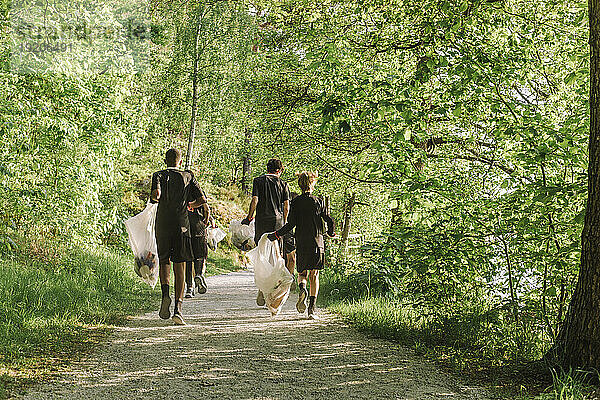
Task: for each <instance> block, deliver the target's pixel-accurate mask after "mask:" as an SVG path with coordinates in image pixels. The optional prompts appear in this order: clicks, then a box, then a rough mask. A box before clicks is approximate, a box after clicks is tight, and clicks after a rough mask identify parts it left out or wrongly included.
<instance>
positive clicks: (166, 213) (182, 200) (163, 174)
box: [151, 149, 206, 325]
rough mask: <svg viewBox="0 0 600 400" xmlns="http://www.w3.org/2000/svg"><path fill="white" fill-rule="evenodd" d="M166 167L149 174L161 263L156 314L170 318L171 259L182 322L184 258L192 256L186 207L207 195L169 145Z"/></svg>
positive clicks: (178, 319) (177, 320) (180, 322)
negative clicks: (181, 166) (159, 301)
mask: <svg viewBox="0 0 600 400" xmlns="http://www.w3.org/2000/svg"><path fill="white" fill-rule="evenodd" d="M165 163H166V164H167V169H164V170H162V171H158V172H155V173H154V174H153V175H152V189H151V190H152V193H151V199H152V201H153V202H158V209H157V211H156V225H155V235H156V244H157V247H158V258H159V263H160V274H159V276H160V288H161V292H162V301H161V306H160V311H159V316H160V317H161V318H162V319H169V317H170V316H171V311H170V307H171V297H170V295H169V281H170V276H171V262H172V263H173V271H174V273H175V310H174V312H173V321H174V322H175V323H176V324H177V325H185V321H184V320H183V314H182V313H181V303H182V301H183V292H184V289H185V287H184V280H185V262H186V261H191V260H192V259H193V255H192V244H191V235H190V221H189V219H188V207H190V208H197V207H200V206H201V205H203V204H204V203H206V198H205V197H204V194H203V192H202V189H200V186H199V185H198V182H197V181H196V178H194V175H193V174H192V173H191V172H190V171H181V170H179V169H177V166H178V165H179V164H180V163H181V153H180V152H179V150H177V149H170V150H168V151H167V153H166V155H165Z"/></svg>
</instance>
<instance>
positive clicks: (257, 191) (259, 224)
mask: <svg viewBox="0 0 600 400" xmlns="http://www.w3.org/2000/svg"><path fill="white" fill-rule="evenodd" d="M282 172H283V164H282V163H281V161H280V160H278V159H276V158H272V159H270V160H269V161H268V162H267V173H266V174H265V175H262V176H259V177H258V178H254V181H253V182H252V201H251V202H250V209H249V210H248V216H247V217H246V218H244V219H243V220H242V224H245V225H249V224H250V221H252V219H253V218H254V212H256V221H255V223H254V232H255V233H254V242H255V243H258V241H259V240H260V238H261V236H262V235H263V234H265V233H267V232H273V231H275V230H277V229H279V228H281V227H282V226H283V225H284V224H285V222H286V221H287V216H288V211H289V207H290V201H289V199H290V191H289V188H288V184H287V183H285V182H284V181H283V180H281V178H280V176H281V173H282ZM256 304H258V305H259V306H264V305H265V299H264V295H263V293H262V292H261V291H259V292H258V296H257V297H256Z"/></svg>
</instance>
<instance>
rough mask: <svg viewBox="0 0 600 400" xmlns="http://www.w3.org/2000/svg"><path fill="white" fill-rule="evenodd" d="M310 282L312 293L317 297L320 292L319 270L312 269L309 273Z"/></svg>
mask: <svg viewBox="0 0 600 400" xmlns="http://www.w3.org/2000/svg"><path fill="white" fill-rule="evenodd" d="M308 282H309V284H310V295H311V296H314V297H317V295H318V294H319V270H318V269H311V270H310V273H309V274H308Z"/></svg>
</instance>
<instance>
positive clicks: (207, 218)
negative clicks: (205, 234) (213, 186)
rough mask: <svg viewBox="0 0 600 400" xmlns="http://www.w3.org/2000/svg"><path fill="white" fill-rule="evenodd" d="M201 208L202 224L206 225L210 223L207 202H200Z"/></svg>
mask: <svg viewBox="0 0 600 400" xmlns="http://www.w3.org/2000/svg"><path fill="white" fill-rule="evenodd" d="M202 208H203V209H204V212H203V214H204V225H205V226H208V225H209V223H210V207H209V206H208V203H204V204H202Z"/></svg>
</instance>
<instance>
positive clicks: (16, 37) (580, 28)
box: [0, 0, 589, 391]
mask: <svg viewBox="0 0 600 400" xmlns="http://www.w3.org/2000/svg"><path fill="white" fill-rule="evenodd" d="M0 17H1V18H2V20H1V24H2V26H1V29H2V31H1V32H2V35H1V36H0V81H1V83H2V84H1V86H0V138H1V142H0V152H1V156H0V160H1V162H0V264H1V268H0V312H1V313H2V314H3V315H6V316H7V318H6V319H5V320H2V321H0V337H2V338H6V339H2V340H0V342H1V343H0V347H1V353H2V363H3V365H4V368H5V369H6V373H5V374H4V375H3V376H4V377H3V378H2V379H3V380H5V381H7V382H8V381H11V380H12V379H13V378H14V376H15V375H18V372H15V371H18V370H19V369H20V368H22V367H23V365H26V366H27V365H30V364H28V363H30V362H32V361H31V360H36V361H35V362H39V359H40V353H45V352H46V351H47V350H48V349H49V348H52V349H53V351H60V350H61V349H63V347H64V346H67V347H66V348H70V347H69V346H72V345H73V343H80V342H81V341H84V340H89V338H90V334H89V331H90V330H89V329H88V328H89V326H97V325H98V324H103V323H112V322H114V321H118V320H119V318H122V317H123V316H124V315H127V313H131V312H135V311H140V310H142V309H147V307H149V306H151V305H150V301H151V299H152V294H151V293H149V291H148V290H147V289H145V288H143V287H142V286H141V285H139V284H138V283H135V282H134V279H133V277H132V276H131V271H130V270H131V268H130V266H129V264H128V263H130V262H131V259H130V256H129V254H128V253H127V242H126V233H125V230H124V226H123V220H124V219H126V218H128V217H129V216H131V215H133V214H135V213H137V212H138V211H140V210H141V209H143V207H144V205H145V202H146V201H147V198H148V192H149V177H150V174H151V173H152V171H154V170H157V169H159V168H161V167H162V159H163V154H164V151H165V149H167V148H169V147H178V148H181V149H182V150H184V149H186V147H187V139H188V137H189V135H190V133H191V131H192V130H193V131H194V134H195V140H194V142H193V143H194V146H193V149H192V152H191V153H189V154H190V157H191V168H192V170H194V172H195V174H196V176H197V177H198V178H199V179H200V180H201V182H202V184H203V185H204V186H205V187H207V188H209V192H214V193H220V194H221V195H222V196H225V197H227V198H228V200H229V201H233V202H237V203H243V202H244V201H245V200H244V194H243V193H244V192H246V191H247V190H248V186H249V184H250V182H251V179H252V178H253V177H254V176H257V175H259V174H261V173H263V170H264V165H265V164H266V160H267V159H269V158H271V157H272V156H277V157H279V158H281V159H282V160H283V162H284V165H285V168H286V169H285V171H284V174H283V179H284V180H286V181H288V182H289V183H290V185H291V186H292V188H293V190H295V191H299V189H298V188H297V185H295V176H294V173H295V172H297V171H301V170H316V171H318V172H319V175H320V179H319V183H318V186H317V192H318V193H317V194H318V195H321V196H329V197H330V199H331V211H332V214H333V216H334V219H335V220H336V221H337V222H338V225H339V226H340V228H339V232H340V233H341V234H340V235H339V237H340V238H339V239H338V240H336V241H331V242H329V244H328V249H329V267H328V269H327V273H326V274H325V276H324V280H325V285H324V288H323V294H324V295H325V297H326V302H327V304H328V305H329V306H330V307H331V308H332V309H333V310H337V311H339V312H341V313H342V314H343V315H345V316H347V317H348V318H350V319H351V320H352V321H353V322H354V323H355V324H357V325H358V326H361V327H363V328H365V329H368V330H370V331H372V332H375V333H377V334H380V335H383V336H385V337H389V338H393V339H397V340H401V341H403V342H405V343H410V344H411V345H414V346H415V348H417V350H419V351H421V352H423V353H425V354H427V355H430V356H432V357H434V358H436V359H437V360H439V361H442V362H444V363H446V364H447V365H451V366H453V367H455V368H458V369H467V366H470V367H471V368H470V369H471V370H480V371H483V373H484V374H486V375H490V376H492V378H493V379H494V377H496V376H497V375H499V376H501V378H498V379H501V380H502V379H504V381H507V380H512V379H513V378H514V377H511V378H510V379H507V378H506V374H507V372H506V370H510V371H515V369H516V371H517V373H516V374H519V375H521V374H522V371H523V369H518V368H517V367H516V366H519V365H523V364H524V363H530V362H534V361H537V360H540V359H541V358H542V356H543V355H544V354H545V353H546V352H547V351H548V349H549V348H550V346H551V345H552V343H553V342H554V340H555V338H556V336H557V334H558V330H559V325H560V322H561V321H562V320H563V318H564V316H565V313H566V312H567V307H568V304H569V300H570V298H571V294H572V293H573V289H574V285H575V283H576V279H577V273H578V269H579V261H580V251H581V245H580V243H581V229H582V226H583V221H584V215H585V214H584V208H585V199H586V193H587V192H586V189H587V183H586V182H587V176H586V168H587V162H588V156H587V151H586V147H587V141H588V134H589V114H588V109H589V97H588V93H589V48H588V40H587V39H588V33H589V27H588V15H587V2H583V1H562V0H543V1H531V0H503V1H497V0H488V1H481V0H452V1H443V0H424V1H411V0H387V1H333V0H331V1H329V0H328V1H309V0H302V1H293V2H291V1H289V2H288V1H276V2H275V1H256V2H242V1H239V2H235V1H213V2H198V1H187V2H185V1H183V2H178V1H173V2H169V1H166V2H165V1H160V2H158V1H157V2H150V3H148V2H145V1H141V0H139V1H138V0H114V1H107V2H83V1H70V2H63V1H55V2H48V1H13V2H9V1H6V0H3V1H2V3H1V7H0ZM190 121H194V123H193V124H192V127H193V129H191V127H190V123H191V122H190ZM220 222H221V223H222V224H226V223H227V222H228V221H225V220H223V221H220ZM223 257H224V258H226V257H227V256H226V255H224V256H223ZM131 288H134V289H131ZM123 296H125V297H123ZM106 298H111V299H113V300H112V301H110V302H108V303H107V302H106ZM126 298H127V299H129V300H133V301H124V300H125V299H126ZM124 304H129V305H127V306H124ZM131 304H134V305H131ZM124 307H125V308H124ZM33 310H35V311H33ZM115 310H116V311H115ZM52 335H54V336H52ZM49 337H54V340H49ZM67 337H68V338H70V339H65V338H67ZM9 338H10V339H9ZM15 338H18V339H17V340H15ZM71 342H72V343H71ZM49 343H50V344H51V345H49ZM65 343H66V344H65ZM69 343H70V344H69ZM53 346H54V347H53ZM474 365H475V366H476V367H475V368H473V366H474ZM525 365H527V367H526V368H525V369H527V370H532V369H535V368H531V364H525ZM499 371H500V372H499ZM502 371H504V372H502ZM535 371H537V369H535ZM567 372H568V371H567ZM559 375H560V373H557V375H556V376H555V378H556V379H559V380H560V379H562V378H560V377H559ZM537 379H538V377H536V378H534V381H535V380H537ZM522 384H523V379H522V377H521V378H520V380H518V385H519V386H521V385H522ZM543 385H544V383H542V386H543ZM525 386H527V385H525ZM532 386H533V389H532V390H533V391H536V390H539V383H532Z"/></svg>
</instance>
